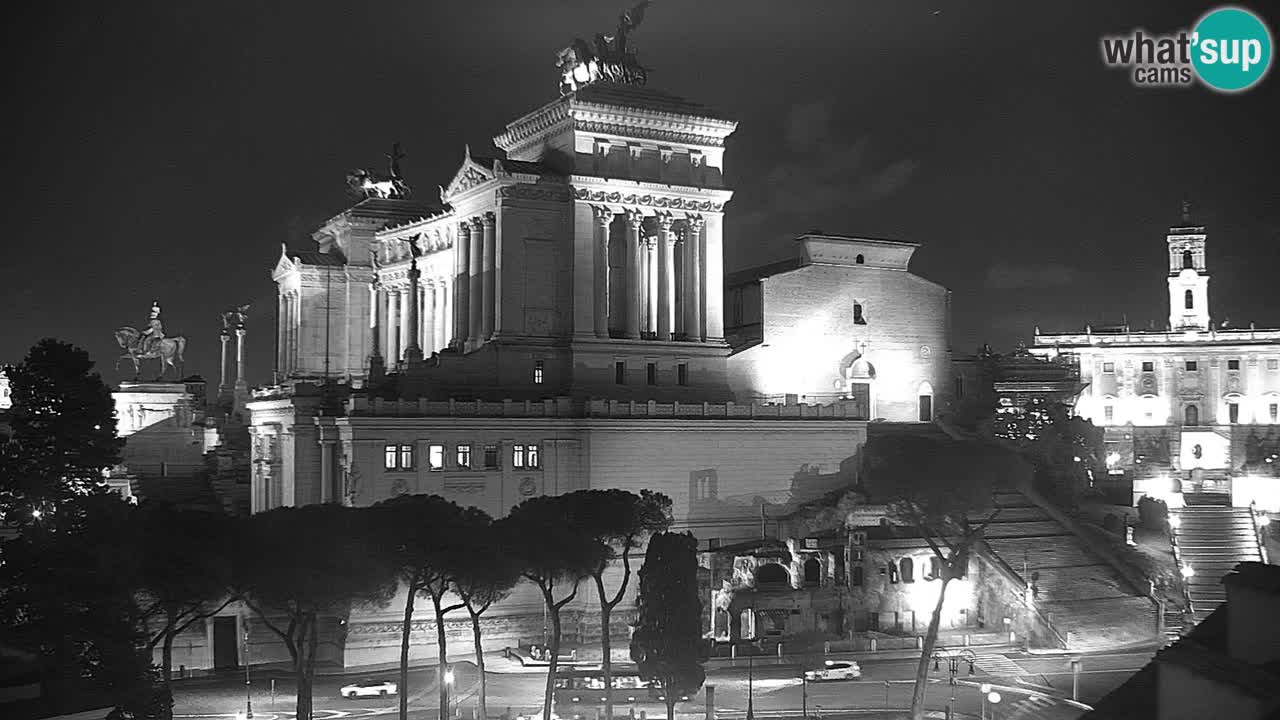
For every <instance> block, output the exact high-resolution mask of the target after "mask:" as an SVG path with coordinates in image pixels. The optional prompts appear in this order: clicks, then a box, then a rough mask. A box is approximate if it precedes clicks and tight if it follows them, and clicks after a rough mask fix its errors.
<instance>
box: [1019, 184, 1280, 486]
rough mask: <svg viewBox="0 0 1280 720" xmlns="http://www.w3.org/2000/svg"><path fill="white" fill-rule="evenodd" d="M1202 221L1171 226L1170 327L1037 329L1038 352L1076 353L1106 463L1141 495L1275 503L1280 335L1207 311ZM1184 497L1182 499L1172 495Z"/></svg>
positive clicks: (1086, 406) (1083, 404) (1084, 407)
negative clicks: (1198, 494)
mask: <svg viewBox="0 0 1280 720" xmlns="http://www.w3.org/2000/svg"><path fill="white" fill-rule="evenodd" d="M1206 238H1207V233H1206V232H1205V228H1204V227H1202V226H1199V225H1196V224H1194V223H1193V222H1191V219H1190V217H1189V211H1188V207H1187V206H1186V205H1185V204H1184V206H1183V214H1182V221H1181V223H1179V224H1178V225H1175V226H1173V227H1171V228H1170V229H1169V232H1168V235H1167V237H1166V245H1167V250H1168V257H1169V275H1168V283H1169V325H1168V328H1167V329H1166V330H1164V331H1142V330H1132V329H1130V328H1129V327H1128V326H1121V327H1113V328H1106V329H1099V328H1086V330H1085V332H1083V333H1069V334H1042V333H1040V332H1039V330H1038V329H1037V333H1036V337H1035V344H1034V347H1033V348H1032V351H1033V352H1034V353H1036V354H1038V355H1042V356H1046V357H1056V356H1058V355H1060V354H1069V355H1071V356H1074V357H1075V358H1076V360H1077V362H1078V364H1079V369H1080V380H1081V382H1083V383H1087V384H1088V386H1087V388H1086V389H1085V391H1084V393H1083V395H1082V396H1081V397H1080V400H1079V402H1078V403H1077V405H1076V411H1077V413H1078V414H1080V415H1081V416H1082V417H1085V418H1088V419H1091V420H1092V421H1093V422H1094V423H1095V424H1096V425H1099V426H1101V427H1104V428H1105V429H1106V443H1107V454H1108V462H1109V464H1110V465H1111V469H1112V470H1113V471H1114V472H1121V471H1123V472H1126V473H1129V474H1130V475H1131V476H1132V477H1133V478H1134V492H1135V494H1136V495H1140V494H1144V493H1145V494H1151V495H1155V496H1159V497H1169V496H1171V495H1175V494H1176V492H1175V491H1177V490H1181V491H1186V492H1192V491H1218V492H1228V491H1229V492H1231V493H1232V495H1233V496H1234V501H1235V503H1236V504H1237V505H1239V504H1244V505H1247V504H1248V503H1249V501H1251V500H1257V501H1258V502H1259V504H1260V505H1263V506H1265V507H1267V508H1269V509H1271V510H1273V511H1274V510H1280V494H1277V493H1276V492H1275V491H1274V490H1268V489H1267V488H1269V487H1271V486H1274V484H1275V480H1274V478H1275V477H1276V476H1277V470H1278V468H1277V465H1278V464H1280V460H1278V458H1280V412H1278V410H1277V408H1280V330H1276V329H1272V330H1261V329H1257V328H1255V327H1253V326H1252V325H1250V326H1249V327H1247V328H1236V327H1228V326H1227V324H1226V323H1223V324H1221V325H1216V324H1215V323H1214V322H1213V321H1212V320H1211V319H1210V318H1211V316H1210V306H1209V299H1210V298H1209V269H1208V268H1209V265H1208V261H1207V255H1206ZM1169 499H1173V500H1174V502H1178V501H1180V500H1181V498H1176V499H1175V498H1173V497H1169Z"/></svg>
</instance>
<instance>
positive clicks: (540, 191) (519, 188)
mask: <svg viewBox="0 0 1280 720" xmlns="http://www.w3.org/2000/svg"><path fill="white" fill-rule="evenodd" d="M570 197H571V195H570V193H569V188H568V187H557V186H546V185H527V184H519V185H504V186H503V187H500V188H498V191H497V198H498V200H499V201H501V200H541V201H544V202H568V201H569V199H570Z"/></svg>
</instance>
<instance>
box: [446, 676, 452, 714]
mask: <svg viewBox="0 0 1280 720" xmlns="http://www.w3.org/2000/svg"><path fill="white" fill-rule="evenodd" d="M444 706H445V708H447V709H448V710H449V714H450V715H452V714H453V668H447V669H445V671H444Z"/></svg>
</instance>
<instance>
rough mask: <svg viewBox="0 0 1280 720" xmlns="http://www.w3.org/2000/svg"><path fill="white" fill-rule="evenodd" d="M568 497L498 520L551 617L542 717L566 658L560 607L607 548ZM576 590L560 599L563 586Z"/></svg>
mask: <svg viewBox="0 0 1280 720" xmlns="http://www.w3.org/2000/svg"><path fill="white" fill-rule="evenodd" d="M571 510H572V508H571V507H570V504H569V503H568V502H566V501H565V500H564V496H558V497H551V496H542V497H535V498H530V499H528V500H525V501H524V502H522V503H520V504H519V505H517V506H515V507H514V508H512V509H511V512H510V513H509V514H508V515H507V516H506V517H504V518H502V519H500V520H498V521H497V522H495V523H494V527H495V528H496V529H497V532H498V533H499V534H500V537H502V538H503V541H504V543H505V544H506V546H507V548H508V551H509V552H510V553H511V555H512V557H513V558H514V559H515V561H516V563H517V565H518V566H519V567H520V573H521V574H522V575H523V576H524V577H525V578H526V579H527V580H529V581H530V582H532V583H533V584H534V585H536V586H537V587H538V590H539V591H540V592H541V593H542V601H543V603H544V604H545V605H546V607H547V614H548V616H549V617H550V619H551V642H550V645H551V647H550V653H551V663H550V667H549V668H548V669H547V686H546V694H545V695H543V698H542V717H544V718H550V717H551V700H552V697H553V694H554V691H555V674H556V666H557V664H558V661H559V657H560V630H561V627H560V610H561V609H562V608H563V607H564V606H565V605H568V604H569V603H571V602H573V599H574V598H576V597H577V596H578V586H579V585H580V584H581V583H582V581H583V580H584V579H585V578H587V577H588V576H590V575H591V571H592V570H593V569H594V568H596V567H598V566H599V564H600V558H601V556H602V555H603V554H604V550H603V549H602V548H601V546H600V545H599V544H598V543H595V542H592V538H591V537H590V536H589V535H587V534H585V533H583V531H582V529H581V528H580V527H578V526H577V525H575V524H574V523H573V522H572V517H573V516H572V512H571ZM565 586H571V587H572V590H571V591H570V592H569V593H568V594H567V595H564V596H563V597H561V598H559V599H557V598H556V590H557V588H563V587H565Z"/></svg>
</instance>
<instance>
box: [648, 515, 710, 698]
mask: <svg viewBox="0 0 1280 720" xmlns="http://www.w3.org/2000/svg"><path fill="white" fill-rule="evenodd" d="M697 551H698V541H697V540H696V539H695V538H694V537H693V535H691V534H689V533H668V532H664V533H658V534H657V535H654V536H653V537H652V538H650V539H649V548H648V550H647V552H646V553H645V557H644V566H643V567H641V568H640V594H639V597H638V598H637V606H638V607H639V610H640V617H639V619H638V620H637V622H636V630H635V633H634V634H633V635H632V636H631V659H632V660H634V661H635V662H636V665H637V667H638V669H639V671H640V674H641V675H642V676H643V677H644V678H645V679H647V680H651V681H656V682H658V683H659V684H660V685H661V686H662V688H663V690H664V691H665V697H666V703H667V717H675V715H674V712H675V703H676V700H677V699H678V698H679V697H680V696H682V695H688V694H692V693H694V692H697V690H698V688H700V687H702V682H703V681H704V680H705V679H706V671H705V670H704V669H703V667H702V662H701V654H702V653H701V646H702V600H701V599H700V598H699V596H698V557H697Z"/></svg>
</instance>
